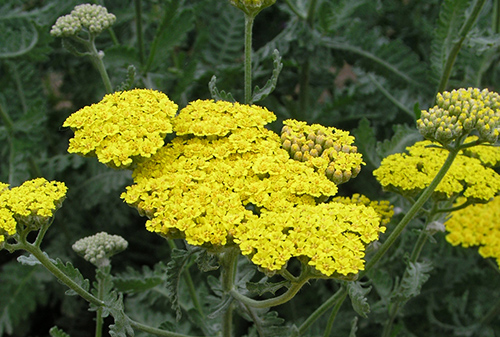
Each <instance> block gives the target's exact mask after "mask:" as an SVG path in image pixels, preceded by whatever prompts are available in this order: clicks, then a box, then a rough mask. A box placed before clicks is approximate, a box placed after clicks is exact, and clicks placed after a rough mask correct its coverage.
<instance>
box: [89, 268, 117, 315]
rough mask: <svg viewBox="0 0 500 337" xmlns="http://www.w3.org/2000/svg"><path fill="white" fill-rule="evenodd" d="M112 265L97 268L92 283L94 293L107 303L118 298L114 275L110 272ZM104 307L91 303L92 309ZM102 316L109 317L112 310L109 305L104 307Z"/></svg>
mask: <svg viewBox="0 0 500 337" xmlns="http://www.w3.org/2000/svg"><path fill="white" fill-rule="evenodd" d="M110 271H111V266H107V267H104V268H97V270H96V280H95V281H94V282H93V283H92V286H93V287H92V290H91V291H92V294H93V295H94V296H95V297H97V298H99V299H100V300H102V301H104V302H105V303H108V302H113V301H114V300H115V298H116V292H115V291H114V289H113V277H112V276H111V274H110ZM99 308H102V307H97V306H95V305H93V304H91V305H90V309H91V310H97V309H99ZM102 309H103V310H102V317H103V318H105V317H108V316H109V314H110V312H109V311H108V308H107V307H104V308H102Z"/></svg>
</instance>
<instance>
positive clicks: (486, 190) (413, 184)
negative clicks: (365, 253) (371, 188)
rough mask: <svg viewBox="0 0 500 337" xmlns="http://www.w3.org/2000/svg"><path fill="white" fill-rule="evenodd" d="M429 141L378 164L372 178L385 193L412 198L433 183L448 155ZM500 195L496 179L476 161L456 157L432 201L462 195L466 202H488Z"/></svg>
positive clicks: (461, 155) (491, 172)
mask: <svg viewBox="0 0 500 337" xmlns="http://www.w3.org/2000/svg"><path fill="white" fill-rule="evenodd" d="M432 145H437V144H436V143H434V144H433V143H432V142H430V141H422V142H417V143H416V144H415V145H413V146H411V147H408V148H407V150H408V154H406V153H396V154H393V155H390V156H388V157H386V158H384V159H383V160H382V163H381V165H380V167H379V168H378V169H376V170H375V171H373V175H374V176H375V177H376V178H377V180H378V181H379V182H380V184H381V185H382V186H383V187H384V188H385V189H388V190H392V191H395V192H397V193H400V194H403V195H408V196H416V195H417V194H419V193H420V192H421V191H422V190H423V189H425V188H426V187H427V186H428V185H429V184H430V183H431V181H432V180H433V179H434V177H435V176H436V174H437V173H438V171H439V169H440V168H441V167H442V166H443V164H444V162H445V160H446V157H447V155H448V151H447V150H445V149H443V148H438V147H433V146H432ZM499 191H500V175H499V174H498V173H496V172H495V171H494V170H493V169H491V168H488V167H485V166H484V165H483V163H482V162H481V161H480V160H479V159H476V158H471V157H467V156H466V155H464V154H463V153H462V154H459V155H458V156H457V157H456V159H455V161H454V162H453V164H452V166H451V167H450V169H449V171H448V172H447V174H446V175H445V177H444V178H443V180H442V181H441V183H440V184H439V185H438V186H437V188H436V190H435V192H434V194H433V197H434V198H435V199H448V198H450V197H452V196H458V195H463V196H464V197H466V198H467V199H469V200H470V201H474V200H477V201H483V202H484V201H488V200H489V199H491V198H493V197H494V196H495V195H496V194H497V193H498V192H499Z"/></svg>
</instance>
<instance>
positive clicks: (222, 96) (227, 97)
mask: <svg viewBox="0 0 500 337" xmlns="http://www.w3.org/2000/svg"><path fill="white" fill-rule="evenodd" d="M216 82H217V77H216V76H215V75H214V76H212V79H211V80H210V82H209V83H208V90H210V96H212V98H213V99H214V100H215V101H228V102H233V103H234V102H236V100H235V99H234V97H233V95H232V94H231V93H230V92H225V91H224V90H222V91H220V90H219V89H217V85H216Z"/></svg>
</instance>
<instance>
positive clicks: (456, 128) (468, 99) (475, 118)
mask: <svg viewBox="0 0 500 337" xmlns="http://www.w3.org/2000/svg"><path fill="white" fill-rule="evenodd" d="M436 103H437V104H436V105H435V106H434V107H432V108H430V109H429V110H428V111H426V110H422V115H421V117H420V119H419V120H417V127H418V129H419V131H420V133H421V134H422V135H423V136H424V137H425V138H427V139H429V140H433V141H438V142H439V143H441V144H448V143H450V142H452V141H453V140H456V139H458V138H461V137H464V136H466V135H468V134H470V133H471V132H476V133H477V135H478V136H479V139H478V141H479V142H489V143H495V142H496V141H497V140H498V136H499V134H500V95H498V94H497V93H496V92H490V91H488V89H483V90H479V89H477V88H468V89H463V88H462V89H458V90H452V91H451V92H448V91H445V92H443V93H442V94H441V93H439V94H438V95H437V97H436Z"/></svg>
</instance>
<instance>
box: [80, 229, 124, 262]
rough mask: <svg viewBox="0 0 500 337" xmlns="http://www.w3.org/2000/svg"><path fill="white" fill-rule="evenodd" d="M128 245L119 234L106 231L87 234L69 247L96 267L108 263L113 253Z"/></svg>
mask: <svg viewBox="0 0 500 337" xmlns="http://www.w3.org/2000/svg"><path fill="white" fill-rule="evenodd" d="M127 247H128V242H127V241H126V240H125V239H124V238H122V237H121V236H119V235H110V234H108V233H106V232H101V233H97V234H95V235H92V236H87V237H85V238H83V239H80V240H78V241H76V242H75V243H74V244H73V246H72V247H71V248H73V250H74V251H75V252H76V253H77V254H79V255H80V256H82V257H83V258H84V259H85V260H87V261H89V262H90V263H92V264H93V265H95V266H97V267H105V266H107V265H109V263H110V258H111V257H112V256H113V255H116V254H118V253H121V252H122V251H124V250H125V249H126V248H127Z"/></svg>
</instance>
